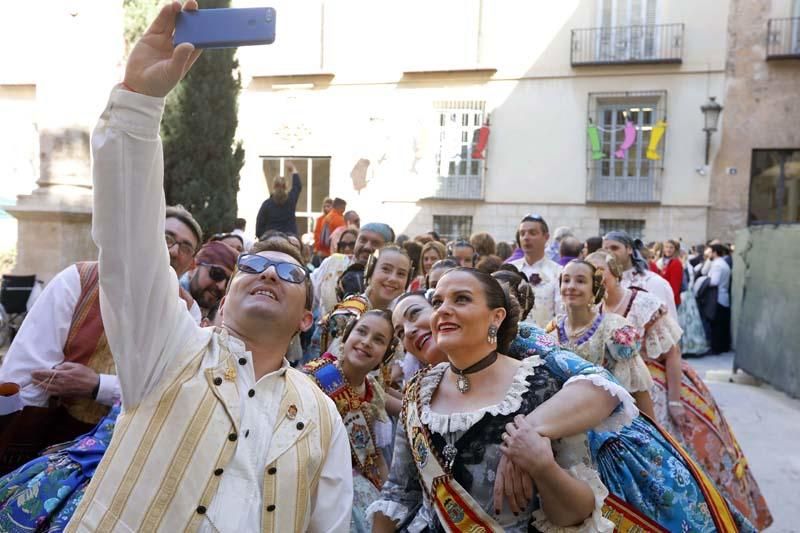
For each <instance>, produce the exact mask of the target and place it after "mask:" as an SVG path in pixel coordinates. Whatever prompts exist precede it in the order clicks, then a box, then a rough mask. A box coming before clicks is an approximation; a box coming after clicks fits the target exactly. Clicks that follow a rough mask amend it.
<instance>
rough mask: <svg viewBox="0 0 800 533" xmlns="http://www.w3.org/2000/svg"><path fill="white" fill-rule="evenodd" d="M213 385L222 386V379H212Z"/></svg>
mask: <svg viewBox="0 0 800 533" xmlns="http://www.w3.org/2000/svg"><path fill="white" fill-rule="evenodd" d="M214 385H217V386H219V385H222V378H214Z"/></svg>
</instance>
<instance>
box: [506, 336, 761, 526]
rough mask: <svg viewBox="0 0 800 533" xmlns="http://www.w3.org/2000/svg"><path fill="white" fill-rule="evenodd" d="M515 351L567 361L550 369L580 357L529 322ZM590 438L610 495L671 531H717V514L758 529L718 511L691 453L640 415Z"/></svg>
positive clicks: (731, 508)
mask: <svg viewBox="0 0 800 533" xmlns="http://www.w3.org/2000/svg"><path fill="white" fill-rule="evenodd" d="M509 352H510V353H509V355H512V356H515V357H518V356H520V355H521V354H525V355H527V356H530V355H533V354H537V355H539V356H540V357H542V358H544V360H545V362H546V363H548V362H549V361H562V363H560V364H556V363H555V362H550V363H549V364H550V366H562V365H563V361H568V360H570V359H571V358H573V357H578V356H577V355H575V354H573V353H571V352H568V351H566V350H563V349H562V348H560V347H559V346H558V345H557V344H556V342H555V340H554V339H553V337H551V336H549V335H548V334H547V333H545V332H544V330H542V329H539V328H537V327H536V326H533V325H529V324H520V332H519V334H518V335H517V338H516V339H515V340H514V342H513V343H512V345H511V349H510V350H509ZM587 435H588V438H589V447H590V452H591V456H592V459H593V461H594V464H595V466H596V468H597V471H598V473H599V474H600V479H602V481H603V483H604V484H605V485H606V487H607V488H608V491H609V492H610V493H611V494H612V495H614V496H616V497H617V498H618V499H620V500H622V501H623V502H625V503H627V504H628V505H629V506H631V507H633V508H635V509H636V510H638V511H639V513H641V514H643V515H644V516H646V517H647V518H648V519H650V520H651V521H653V522H655V523H657V524H658V525H659V526H661V527H662V528H664V529H665V530H667V531H676V532H684V531H693V532H694V531H698V532H709V533H710V532H714V531H717V530H718V528H717V526H716V525H715V522H714V519H713V517H712V513H714V512H717V511H720V512H722V514H724V512H725V511H729V512H730V515H731V517H732V518H733V522H734V523H735V526H736V528H737V529H738V531H740V532H751V531H752V532H755V531H756V529H755V528H754V527H753V526H752V525H751V524H750V523H749V522H748V521H747V520H746V519H745V518H744V517H743V516H742V514H741V513H740V512H739V511H738V510H737V509H736V508H735V507H734V506H733V505H730V504H728V503H727V502H726V501H724V499H723V498H722V497H721V496H720V497H719V499H720V501H723V504H722V505H723V506H724V505H727V509H719V506H717V507H716V508H715V506H714V504H713V502H712V501H711V499H710V498H707V497H706V495H705V494H704V491H703V489H705V490H706V492H714V493H715V495H717V496H719V493H718V491H717V489H716V488H715V487H713V486H710V487H709V486H708V485H706V486H703V485H702V480H699V479H698V477H697V476H696V475H695V473H693V472H692V471H691V465H690V464H689V463H688V462H687V457H688V456H687V455H686V452H682V450H681V449H680V446H679V445H677V444H676V445H673V444H672V443H671V442H670V441H669V440H668V439H667V438H666V437H665V436H664V435H663V434H662V432H661V430H659V429H658V428H657V427H656V425H655V424H654V423H653V422H651V421H649V420H648V419H647V418H645V417H642V416H640V417H637V418H635V419H634V420H633V422H632V423H631V424H630V425H626V426H625V427H622V428H620V429H619V430H618V431H617V430H612V431H604V430H602V429H596V430H593V431H589V432H588V433H587ZM681 452H682V453H681Z"/></svg>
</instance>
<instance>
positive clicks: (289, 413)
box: [286, 404, 297, 420]
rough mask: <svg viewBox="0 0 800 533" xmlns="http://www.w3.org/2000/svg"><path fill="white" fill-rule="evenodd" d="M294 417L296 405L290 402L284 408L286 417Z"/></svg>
mask: <svg viewBox="0 0 800 533" xmlns="http://www.w3.org/2000/svg"><path fill="white" fill-rule="evenodd" d="M296 417H297V406H296V405H295V404H292V405H290V406H289V408H288V409H287V410H286V418H288V419H289V420H294V419H295V418H296Z"/></svg>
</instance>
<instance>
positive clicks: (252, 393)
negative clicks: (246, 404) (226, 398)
mask: <svg viewBox="0 0 800 533" xmlns="http://www.w3.org/2000/svg"><path fill="white" fill-rule="evenodd" d="M247 395H248V396H250V397H251V398H252V397H253V396H255V395H256V391H254V390H253V389H250V390H249V391H247Z"/></svg>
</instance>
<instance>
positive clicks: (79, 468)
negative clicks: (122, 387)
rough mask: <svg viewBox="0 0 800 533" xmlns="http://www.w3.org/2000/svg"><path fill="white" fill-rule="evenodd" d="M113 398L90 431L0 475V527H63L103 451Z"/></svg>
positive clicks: (51, 532)
mask: <svg viewBox="0 0 800 533" xmlns="http://www.w3.org/2000/svg"><path fill="white" fill-rule="evenodd" d="M119 410H120V404H119V403H117V404H116V405H114V407H113V408H112V409H111V411H110V412H109V413H108V415H106V417H105V418H103V419H102V420H101V421H100V422H99V423H98V424H97V426H96V427H95V428H94V430H93V431H91V432H90V433H87V434H86V435H84V436H82V437H78V438H77V439H76V440H74V441H72V442H70V443H67V444H62V445H58V446H54V447H52V448H50V449H49V450H46V451H45V454H44V455H42V456H41V457H37V458H36V459H34V460H32V461H30V462H28V463H27V464H25V465H23V466H21V467H19V468H18V469H17V470H14V471H13V472H11V473H9V474H6V475H5V476H3V477H2V478H0V531H8V532H12V531H13V532H15V533H23V532H26V531H37V532H47V533H56V532H60V531H63V530H64V529H65V528H66V527H67V523H68V522H69V521H70V519H71V518H72V514H73V513H74V512H75V508H76V507H77V506H78V503H80V501H81V498H82V497H83V493H84V491H85V490H86V487H87V486H88V485H89V481H91V479H92V476H93V475H94V471H95V468H97V465H98V464H100V459H102V458H103V454H104V453H105V452H106V449H107V448H108V445H109V443H110V442H111V436H112V434H113V433H114V425H115V423H116V420H117V416H118V415H119Z"/></svg>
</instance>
